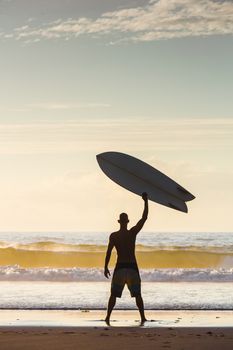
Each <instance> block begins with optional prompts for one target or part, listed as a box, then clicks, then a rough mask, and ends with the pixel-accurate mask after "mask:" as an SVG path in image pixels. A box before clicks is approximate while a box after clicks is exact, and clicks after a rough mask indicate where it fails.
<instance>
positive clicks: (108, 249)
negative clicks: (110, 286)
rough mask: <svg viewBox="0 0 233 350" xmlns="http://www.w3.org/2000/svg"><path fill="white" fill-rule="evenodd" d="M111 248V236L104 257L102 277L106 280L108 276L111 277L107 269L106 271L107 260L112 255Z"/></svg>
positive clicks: (112, 245)
mask: <svg viewBox="0 0 233 350" xmlns="http://www.w3.org/2000/svg"><path fill="white" fill-rule="evenodd" d="M113 247H114V244H113V239H112V236H110V238H109V243H108V248H107V252H106V257H105V264H104V276H105V277H106V278H109V276H110V275H111V274H110V272H109V269H108V263H109V260H110V258H111V253H112V249H113Z"/></svg>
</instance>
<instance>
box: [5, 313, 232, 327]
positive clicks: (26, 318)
mask: <svg viewBox="0 0 233 350" xmlns="http://www.w3.org/2000/svg"><path fill="white" fill-rule="evenodd" d="M145 313H146V317H147V319H148V322H146V323H145V324H144V326H143V327H141V328H145V329H149V328H166V327H175V328H177V327H181V328H182V327H183V328H188V327H191V328H195V327H215V328H216V327H217V328H224V327H225V328H227V327H232V329H233V310H226V311H225V310H198V311H197V310H145ZM105 315H106V309H105V310H93V309H83V310H71V309H69V310H58V309H55V310H51V309H49V310H48V309H43V310H39V309H37V310H35V309H34V310H28V309H23V310H22V309H21V310H18V309H10V310H9V309H7V310H4V309H0V328H2V327H32V326H33V327H34V326H36V327H76V328H82V327H86V328H93V327H97V328H101V327H102V328H103V327H106V324H105V322H104V319H105ZM139 319H140V317H139V312H138V311H137V310H116V309H114V310H113V313H112V317H111V322H110V324H111V326H112V327H139V326H140V320H139Z"/></svg>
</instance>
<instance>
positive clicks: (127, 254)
mask: <svg viewBox="0 0 233 350" xmlns="http://www.w3.org/2000/svg"><path fill="white" fill-rule="evenodd" d="M142 199H143V200H144V211H143V214H142V218H141V219H140V220H139V221H138V223H137V224H136V225H135V226H134V227H132V228H131V229H129V230H128V228H127V225H128V223H129V219H128V215H127V214H126V213H121V214H120V217H119V220H118V222H119V224H120V229H119V231H117V232H113V233H112V234H111V235H110V238H109V244H108V249H107V253H106V258H105V268H104V276H105V277H106V278H109V276H110V272H109V269H108V263H109V260H110V257H111V252H112V249H113V248H114V247H115V248H116V251H117V263H116V266H115V269H114V273H113V278H112V285H111V295H110V298H109V302H108V311H107V316H106V319H105V322H106V323H107V324H108V325H109V323H110V316H111V312H112V310H113V308H114V306H115V303H116V298H121V295H122V291H123V289H124V286H125V284H127V287H128V289H129V291H130V294H131V297H132V298H135V299H136V305H137V307H138V310H139V312H140V316H141V324H143V323H144V322H145V321H146V317H145V314H144V305H143V300H142V296H141V279H140V275H139V270H138V265H137V260H136V257H135V242H136V236H137V234H138V233H139V232H140V231H141V229H142V227H143V225H144V223H145V221H146V219H147V215H148V198H147V193H143V194H142Z"/></svg>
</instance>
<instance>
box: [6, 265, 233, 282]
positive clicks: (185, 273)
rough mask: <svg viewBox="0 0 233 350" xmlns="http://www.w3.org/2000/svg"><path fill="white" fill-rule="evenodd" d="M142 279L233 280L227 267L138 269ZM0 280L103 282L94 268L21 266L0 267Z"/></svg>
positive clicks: (161, 280) (177, 280)
mask: <svg viewBox="0 0 233 350" xmlns="http://www.w3.org/2000/svg"><path fill="white" fill-rule="evenodd" d="M140 273H141V279H142V281H144V282H233V268H229V269H223V268H221V269H195V268H194V269H141V271H140ZM0 281H51V282H90V281H95V282H103V281H106V278H105V277H104V275H103V269H98V268H70V269H69V268H66V269H64V268H21V267H20V266H18V265H15V266H3V267H0Z"/></svg>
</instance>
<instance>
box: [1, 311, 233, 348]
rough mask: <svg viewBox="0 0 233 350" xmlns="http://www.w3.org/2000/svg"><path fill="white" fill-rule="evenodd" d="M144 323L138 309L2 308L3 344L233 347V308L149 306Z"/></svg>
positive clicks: (36, 345)
mask: <svg viewBox="0 0 233 350" xmlns="http://www.w3.org/2000/svg"><path fill="white" fill-rule="evenodd" d="M146 314H147V317H148V319H149V320H150V321H148V322H147V323H146V324H145V325H144V326H143V327H140V324H139V320H138V313H137V312H136V311H119V310H118V311H114V312H113V315H112V316H113V317H112V323H111V327H108V326H106V325H105V323H104V321H103V318H104V315H105V312H104V311H93V310H83V311H68V310H67V311H58V310H53V311H48V310H45V311H42V310H41V311H40V310H39V311H36V310H28V311H27V310H0V349H1V350H11V349H26V350H27V349H32V350H37V349H41V350H47V349H48V350H53V349H58V350H60V349H88V350H89V349H90V350H92V349H93V350H94V349H95V350H105V349H112V350H115V349H117V350H118V349H121V350H124V349H127V350H133V349H134V350H135V349H148V350H150V349H174V350H176V349H177V350H182V349H184V350H186V349H188V350H195V349H198V350H202V349H203V350H204V349H205V350H208V349H211V350H213V349H221V350H225V349H226V350H230V349H232V348H233V312H232V311H147V313H146Z"/></svg>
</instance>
